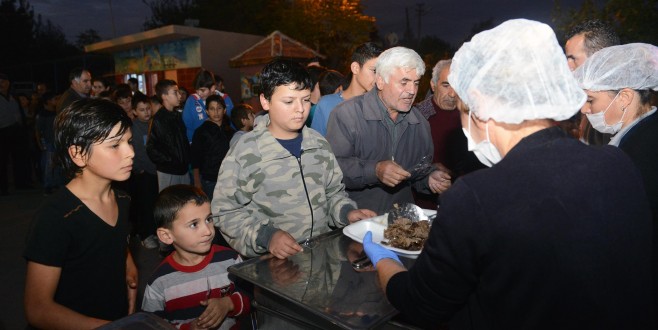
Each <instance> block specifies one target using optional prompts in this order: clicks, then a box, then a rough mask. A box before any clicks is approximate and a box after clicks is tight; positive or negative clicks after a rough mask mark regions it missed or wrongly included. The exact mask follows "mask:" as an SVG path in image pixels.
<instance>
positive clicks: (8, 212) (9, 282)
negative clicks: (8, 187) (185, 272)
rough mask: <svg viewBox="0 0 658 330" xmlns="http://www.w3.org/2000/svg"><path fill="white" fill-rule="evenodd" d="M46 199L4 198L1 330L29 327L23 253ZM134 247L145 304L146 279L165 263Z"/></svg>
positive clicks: (30, 195)
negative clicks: (32, 224) (34, 221)
mask: <svg viewBox="0 0 658 330" xmlns="http://www.w3.org/2000/svg"><path fill="white" fill-rule="evenodd" d="M44 198H45V197H44V196H43V194H42V192H41V190H39V189H32V190H22V191H11V194H10V195H9V196H0V265H2V269H1V270H0V310H1V311H2V312H1V313H0V330H4V329H8V330H14V329H24V328H25V326H26V324H27V323H26V321H25V313H24V311H23V289H24V285H25V260H24V259H23V257H22V253H23V249H24V247H25V237H26V234H27V230H28V228H29V225H30V222H31V220H32V215H33V214H34V212H35V211H36V209H37V208H38V207H39V205H40V204H41V202H42V201H43V199H44ZM130 247H131V251H132V253H133V257H134V258H135V262H136V263H137V267H138V268H139V278H140V283H139V284H140V291H139V293H140V297H139V298H138V302H141V294H142V292H144V284H145V282H146V279H147V278H148V276H149V275H150V274H151V272H152V270H153V269H154V268H155V266H157V264H158V263H159V262H160V260H161V259H160V257H159V255H158V252H157V250H147V249H145V248H144V247H142V246H141V244H140V243H139V241H138V240H136V239H132V240H131V244H130Z"/></svg>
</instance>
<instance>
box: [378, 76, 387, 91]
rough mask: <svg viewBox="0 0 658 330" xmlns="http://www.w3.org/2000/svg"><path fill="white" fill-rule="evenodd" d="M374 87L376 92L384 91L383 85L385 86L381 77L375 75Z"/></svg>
mask: <svg viewBox="0 0 658 330" xmlns="http://www.w3.org/2000/svg"><path fill="white" fill-rule="evenodd" d="M375 85H377V89H378V90H382V89H384V85H386V82H385V81H384V78H382V76H380V75H377V80H376V81H375Z"/></svg>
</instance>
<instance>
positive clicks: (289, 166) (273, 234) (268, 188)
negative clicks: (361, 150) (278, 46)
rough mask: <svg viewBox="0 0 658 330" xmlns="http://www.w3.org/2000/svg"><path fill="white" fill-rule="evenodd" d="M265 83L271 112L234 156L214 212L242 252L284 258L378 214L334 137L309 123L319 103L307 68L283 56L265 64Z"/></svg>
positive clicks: (226, 164) (223, 171)
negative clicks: (348, 174) (354, 188)
mask: <svg viewBox="0 0 658 330" xmlns="http://www.w3.org/2000/svg"><path fill="white" fill-rule="evenodd" d="M261 86H262V88H263V93H262V94H261V95H260V102H261V105H262V106H263V109H265V110H266V111H268V112H269V114H268V115H265V116H262V117H259V118H258V119H257V123H256V127H255V128H254V130H253V131H251V132H249V133H247V134H245V135H244V136H243V137H242V138H241V139H240V140H239V141H238V143H237V144H236V145H235V146H233V148H231V150H230V151H229V153H228V154H227V155H226V158H225V159H224V161H223V163H222V166H221V168H220V170H219V177H218V179H217V185H216V186H215V191H214V196H215V197H214V198H213V201H212V211H213V214H217V215H219V223H218V224H217V225H218V226H219V228H220V230H221V233H222V235H223V236H224V238H225V239H226V240H227V242H228V243H229V244H230V245H231V247H233V248H234V249H235V250H237V251H238V252H240V253H241V254H242V255H244V256H246V257H255V256H258V255H260V254H264V253H267V252H270V253H272V254H273V255H274V256H275V257H277V258H280V259H283V258H287V257H288V256H291V255H294V254H296V253H298V252H300V251H301V250H302V247H301V246H300V245H299V244H298V243H297V242H299V241H302V240H305V239H308V238H311V237H313V236H317V235H319V234H322V233H325V232H328V231H330V230H331V229H332V228H340V227H343V226H345V225H348V224H349V223H351V222H354V221H358V220H361V219H365V218H369V217H373V216H375V215H376V214H375V213H374V212H373V211H370V210H363V209H361V210H360V209H357V208H356V203H354V201H352V200H351V199H349V197H348V196H347V193H346V192H345V186H344V185H343V183H342V180H343V173H342V171H341V169H340V167H339V166H338V163H337V161H336V158H335V156H334V154H333V153H332V152H331V149H330V147H329V143H328V142H327V141H326V140H325V139H324V138H323V137H322V136H321V135H320V134H319V133H317V132H316V131H314V130H312V129H309V128H307V127H305V126H304V122H305V121H306V118H307V117H308V113H309V110H310V106H311V104H310V94H311V91H310V86H311V81H310V77H309V75H308V73H307V72H306V70H305V69H304V68H303V67H301V66H300V65H298V64H296V63H294V62H291V61H286V60H275V61H274V62H271V63H269V64H268V65H266V66H265V67H264V68H263V71H262V72H261Z"/></svg>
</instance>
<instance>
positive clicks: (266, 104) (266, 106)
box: [260, 93, 270, 111]
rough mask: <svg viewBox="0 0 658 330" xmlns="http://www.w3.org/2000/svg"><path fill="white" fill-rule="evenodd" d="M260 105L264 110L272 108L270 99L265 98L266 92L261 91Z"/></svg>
mask: <svg viewBox="0 0 658 330" xmlns="http://www.w3.org/2000/svg"><path fill="white" fill-rule="evenodd" d="M260 106H261V107H263V110H265V111H269V110H270V101H268V100H267V99H266V98H265V94H263V93H260Z"/></svg>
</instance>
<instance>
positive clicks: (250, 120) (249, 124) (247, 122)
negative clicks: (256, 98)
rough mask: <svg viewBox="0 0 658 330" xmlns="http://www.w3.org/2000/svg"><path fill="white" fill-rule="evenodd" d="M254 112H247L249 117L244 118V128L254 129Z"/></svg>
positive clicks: (247, 129)
mask: <svg viewBox="0 0 658 330" xmlns="http://www.w3.org/2000/svg"><path fill="white" fill-rule="evenodd" d="M254 118H255V117H254V114H253V113H251V112H249V113H247V118H244V119H242V130H243V131H247V132H248V131H251V130H252V129H254Z"/></svg>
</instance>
